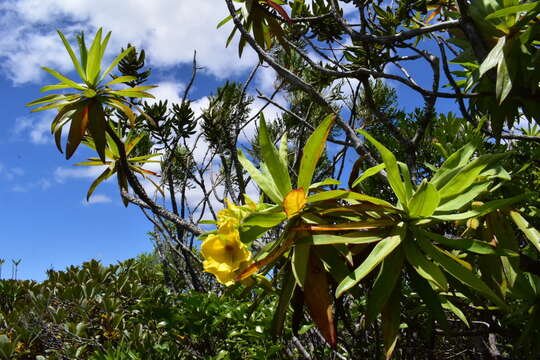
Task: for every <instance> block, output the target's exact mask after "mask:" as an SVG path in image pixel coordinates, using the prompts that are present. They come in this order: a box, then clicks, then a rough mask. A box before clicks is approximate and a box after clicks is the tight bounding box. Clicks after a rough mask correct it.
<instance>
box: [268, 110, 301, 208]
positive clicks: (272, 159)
mask: <svg viewBox="0 0 540 360" xmlns="http://www.w3.org/2000/svg"><path fill="white" fill-rule="evenodd" d="M259 120H260V121H259V146H260V151H261V157H262V159H263V161H264V164H265V165H266V166H267V167H268V170H269V172H270V175H271V176H272V178H273V179H274V183H275V184H276V186H277V188H278V190H279V192H280V195H281V198H284V197H285V195H287V194H288V193H289V192H290V191H291V190H292V184H291V178H290V176H289V171H288V169H287V166H286V165H285V164H284V163H283V161H282V160H281V158H280V155H279V153H278V150H277V149H276V147H275V146H274V144H273V143H272V141H271V140H270V136H269V135H268V129H267V127H266V121H265V120H264V115H263V114H262V112H261V114H260V119H259ZM306 189H307V188H306Z"/></svg>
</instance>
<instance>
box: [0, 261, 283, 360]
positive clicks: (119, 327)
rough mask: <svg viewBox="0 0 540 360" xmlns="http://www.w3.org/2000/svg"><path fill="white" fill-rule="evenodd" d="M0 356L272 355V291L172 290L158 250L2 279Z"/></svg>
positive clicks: (274, 346)
mask: <svg viewBox="0 0 540 360" xmlns="http://www.w3.org/2000/svg"><path fill="white" fill-rule="evenodd" d="M0 299H1V302H0V304H1V308H0V357H2V358H8V359H30V358H31V359H34V358H36V356H39V355H41V356H44V357H45V358H47V359H65V358H68V359H115V360H119V359H194V358H205V359H238V358H245V359H271V358H276V356H277V354H278V353H279V351H280V349H281V346H280V345H279V344H278V343H277V344H276V343H275V342H274V341H271V339H270V337H269V336H268V335H265V334H264V332H263V331H262V329H264V328H266V327H267V326H268V323H269V322H270V320H271V306H270V307H269V306H268V304H271V303H272V302H273V299H274V298H273V297H267V298H266V300H264V301H263V302H262V303H261V304H260V306H257V307H252V306H251V305H250V304H247V303H245V302H243V301H239V300H236V299H235V298H234V297H225V298H224V297H219V296H217V295H215V294H212V293H210V294H200V293H191V294H189V293H185V294H172V293H170V291H168V290H167V289H166V288H165V287H164V286H163V285H162V273H161V269H160V265H158V263H157V259H156V257H155V256H148V255H144V256H143V257H140V258H138V259H131V260H128V261H125V262H122V263H119V264H118V265H111V266H107V267H106V266H103V265H101V264H100V263H99V262H97V261H95V260H93V261H90V262H87V263H84V264H83V265H82V266H81V267H75V266H72V267H70V268H68V269H66V271H53V270H50V271H48V279H47V280H45V281H44V282H43V283H41V284H38V283H35V282H29V281H13V280H2V281H1V282H0Z"/></svg>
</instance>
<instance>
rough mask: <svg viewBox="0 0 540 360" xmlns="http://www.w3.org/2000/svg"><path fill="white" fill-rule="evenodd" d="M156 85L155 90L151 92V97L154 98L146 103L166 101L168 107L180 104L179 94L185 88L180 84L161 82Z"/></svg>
mask: <svg viewBox="0 0 540 360" xmlns="http://www.w3.org/2000/svg"><path fill="white" fill-rule="evenodd" d="M156 85H157V88H155V89H153V90H152V95H154V96H155V97H156V98H155V99H150V100H149V101H148V102H149V103H153V102H157V101H160V100H161V101H164V100H168V101H169V105H171V104H179V103H181V102H182V98H181V95H182V94H181V92H182V91H184V88H185V86H184V84H182V83H181V82H173V81H162V82H160V83H158V84H156Z"/></svg>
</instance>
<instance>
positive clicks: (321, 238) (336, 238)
mask: <svg viewBox="0 0 540 360" xmlns="http://www.w3.org/2000/svg"><path fill="white" fill-rule="evenodd" d="M383 238H384V236H383V235H382V234H381V232H380V231H379V232H374V231H353V232H350V233H347V234H343V235H330V234H312V235H310V236H306V237H303V238H301V239H299V240H298V241H297V243H298V244H303V243H309V244H313V245H334V244H369V243H373V242H377V241H380V240H382V239H383Z"/></svg>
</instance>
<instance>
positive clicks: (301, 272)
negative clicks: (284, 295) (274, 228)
mask: <svg viewBox="0 0 540 360" xmlns="http://www.w3.org/2000/svg"><path fill="white" fill-rule="evenodd" d="M310 249H311V244H307V243H304V244H296V246H295V247H294V252H293V256H292V260H291V263H292V270H293V273H294V277H295V278H296V282H297V284H298V285H300V287H302V288H304V284H305V282H306V275H307V271H308V263H309V253H310Z"/></svg>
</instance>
